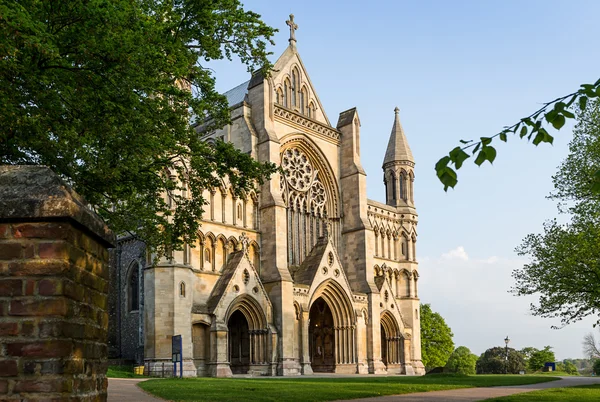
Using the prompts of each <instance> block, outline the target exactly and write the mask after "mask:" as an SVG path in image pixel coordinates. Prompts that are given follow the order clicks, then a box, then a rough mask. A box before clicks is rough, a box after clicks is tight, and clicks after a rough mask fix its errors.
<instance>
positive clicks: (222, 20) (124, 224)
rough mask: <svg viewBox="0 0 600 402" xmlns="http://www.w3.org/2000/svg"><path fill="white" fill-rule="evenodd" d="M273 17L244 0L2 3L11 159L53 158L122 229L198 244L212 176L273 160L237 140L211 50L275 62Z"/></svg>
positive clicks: (236, 179)
mask: <svg viewBox="0 0 600 402" xmlns="http://www.w3.org/2000/svg"><path fill="white" fill-rule="evenodd" d="M273 33H274V30H273V29H272V28H270V27H268V26H267V25H265V24H264V23H263V22H262V21H261V20H260V16H259V15H258V14H255V13H253V12H250V11H245V10H244V9H243V8H242V6H241V4H240V3H239V1H238V0H215V1H210V2H207V1H202V0H175V1H151V0H135V1H131V0H85V1H84V0H56V1H41V0H19V1H10V0H9V1H4V2H2V3H0V104H1V105H2V107H0V127H2V130H1V131H0V163H2V164H44V165H47V166H49V167H51V168H52V169H53V170H54V171H55V172H57V173H58V174H59V175H60V176H62V177H63V178H64V179H65V180H66V181H67V182H68V183H69V184H70V185H71V186H72V187H74V189H75V190H76V191H77V192H78V193H79V194H80V195H82V196H83V197H84V198H85V199H86V200H87V201H88V203H89V204H90V205H92V206H93V208H94V209H95V210H96V211H97V212H98V213H99V214H100V215H101V216H102V217H103V218H104V219H105V220H106V222H107V223H108V225H109V226H110V227H111V228H112V229H113V230H114V231H115V232H117V233H122V232H127V231H129V232H134V233H136V234H137V235H139V237H141V238H142V239H143V240H144V241H146V243H147V244H148V245H149V246H151V247H157V248H158V250H159V251H163V252H164V251H168V250H170V249H172V248H180V247H181V246H182V243H183V242H186V243H190V244H193V242H194V239H195V238H196V233H197V230H198V226H199V221H200V218H201V216H202V207H203V205H204V204H205V200H204V199H203V198H202V190H203V189H206V188H214V187H217V186H218V185H219V184H221V183H222V181H223V180H224V179H227V180H228V181H229V182H230V183H231V185H232V187H233V188H234V190H235V191H236V192H238V193H240V194H241V193H243V192H244V191H248V190H250V189H252V188H253V187H254V186H255V185H256V184H257V183H258V184H260V183H262V180H263V179H265V178H267V177H268V175H269V174H270V173H271V172H273V171H274V166H272V165H271V164H259V163H257V162H256V161H254V160H253V159H252V158H251V157H250V156H248V155H245V154H242V153H240V152H239V151H237V150H235V149H234V147H233V146H232V145H230V144H226V143H223V142H218V143H217V144H215V145H214V146H211V145H209V144H206V143H205V142H203V141H202V140H201V138H200V136H199V134H198V133H197V132H196V130H195V129H194V128H193V127H192V125H191V124H190V120H191V119H194V118H195V119H197V120H198V121H199V122H203V123H204V127H203V128H204V129H206V130H211V129H214V128H216V127H222V126H223V125H225V124H226V123H227V122H229V111H228V105H227V102H226V99H225V97H224V96H222V95H219V94H218V93H217V92H216V91H215V78H214V76H213V75H212V72H211V70H210V69H209V68H207V67H206V66H203V65H202V64H201V63H206V62H209V61H211V60H216V59H223V58H225V57H226V58H229V59H232V57H237V58H239V59H240V60H241V61H242V62H243V63H245V64H247V65H248V68H249V69H255V68H257V67H262V70H261V72H260V73H261V74H267V73H268V69H269V68H270V65H269V63H268V60H267V56H268V52H267V51H266V46H267V44H268V43H272V41H271V37H272V35H273Z"/></svg>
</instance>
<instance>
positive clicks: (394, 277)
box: [373, 264, 419, 298]
mask: <svg viewBox="0 0 600 402" xmlns="http://www.w3.org/2000/svg"><path fill="white" fill-rule="evenodd" d="M373 269H374V275H375V277H376V278H377V277H383V278H385V279H387V280H388V281H389V283H390V284H391V286H392V291H393V292H394V294H395V295H396V297H410V298H416V297H419V292H418V282H419V273H418V272H417V271H409V270H408V269H392V268H390V267H388V266H386V265H385V264H383V265H381V266H379V265H375V267H374V268H373Z"/></svg>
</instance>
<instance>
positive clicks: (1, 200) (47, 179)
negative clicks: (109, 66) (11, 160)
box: [0, 165, 116, 248]
mask: <svg viewBox="0 0 600 402" xmlns="http://www.w3.org/2000/svg"><path fill="white" fill-rule="evenodd" d="M29 219H30V220H32V221H45V220H70V221H72V222H75V223H76V224H79V225H81V226H83V227H84V228H85V230H86V231H88V232H90V234H91V235H93V236H94V237H96V238H98V239H99V240H100V241H101V242H102V243H104V245H105V247H107V248H110V247H114V246H115V244H116V243H115V236H114V234H113V233H112V232H111V231H110V229H109V228H108V227H107V226H106V224H105V223H104V221H103V220H102V218H100V217H99V216H98V215H97V214H96V213H95V212H93V211H92V210H91V209H89V208H88V207H87V206H86V202H85V200H84V199H83V198H82V197H81V196H80V195H79V194H77V193H76V192H75V191H73V189H72V188H71V187H69V186H68V185H67V184H66V183H65V182H64V181H63V180H62V179H61V178H60V177H59V176H58V175H57V174H56V173H54V172H53V171H52V170H51V169H50V168H49V167H47V166H38V165H32V166H29V165H3V166H0V222H1V221H15V220H19V221H23V220H29Z"/></svg>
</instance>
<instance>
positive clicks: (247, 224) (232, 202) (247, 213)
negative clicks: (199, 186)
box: [203, 187, 259, 230]
mask: <svg viewBox="0 0 600 402" xmlns="http://www.w3.org/2000/svg"><path fill="white" fill-rule="evenodd" d="M204 198H205V199H207V200H208V205H207V206H206V208H205V213H204V216H203V220H205V221H212V222H218V223H225V224H229V225H233V226H239V227H242V228H245V229H252V230H258V229H259V214H258V197H257V196H256V194H255V193H254V192H252V193H250V194H249V195H248V196H245V197H240V196H238V195H236V194H235V193H234V192H233V191H232V190H231V189H227V188H224V187H219V188H218V189H212V190H211V191H208V192H207V194H205V196H204Z"/></svg>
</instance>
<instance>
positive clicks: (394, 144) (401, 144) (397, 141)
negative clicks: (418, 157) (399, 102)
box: [383, 107, 415, 166]
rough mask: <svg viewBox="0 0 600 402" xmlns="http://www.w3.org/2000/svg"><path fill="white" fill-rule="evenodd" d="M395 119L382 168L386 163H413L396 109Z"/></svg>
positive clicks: (398, 110) (398, 112)
mask: <svg viewBox="0 0 600 402" xmlns="http://www.w3.org/2000/svg"><path fill="white" fill-rule="evenodd" d="M394 112H395V113H396V117H395V120H394V126H393V127H392V133H391V134H390V141H389V142H388V146H387V150H386V151H385V159H384V160H383V166H385V165H386V164H388V163H391V162H396V161H410V162H413V163H414V161H415V160H414V159H413V155H412V151H411V150H410V147H409V146H408V141H407V140H406V136H405V135H404V130H403V129H402V124H400V109H398V108H397V107H396V108H395V109H394Z"/></svg>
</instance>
